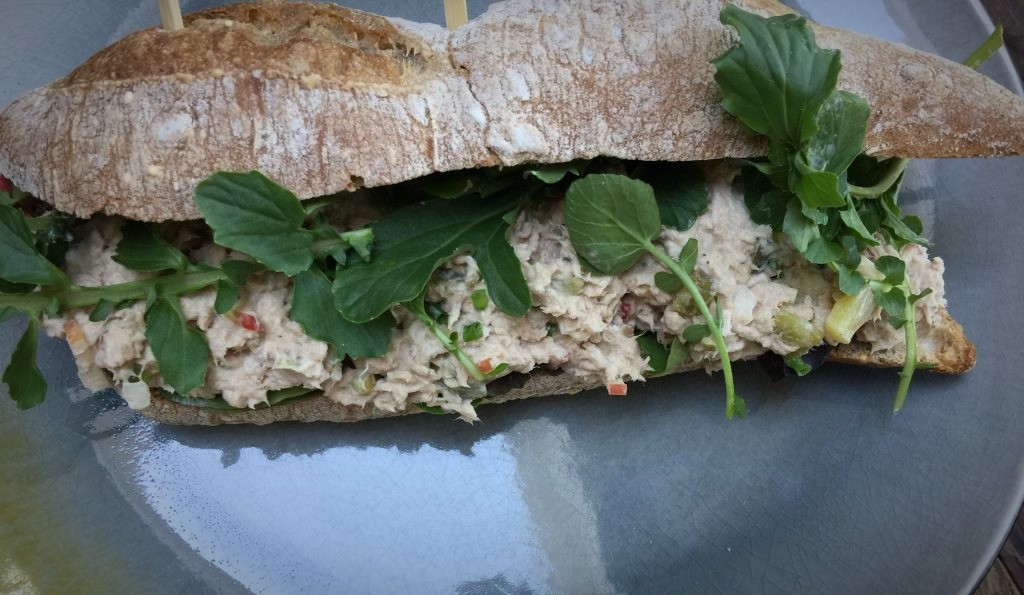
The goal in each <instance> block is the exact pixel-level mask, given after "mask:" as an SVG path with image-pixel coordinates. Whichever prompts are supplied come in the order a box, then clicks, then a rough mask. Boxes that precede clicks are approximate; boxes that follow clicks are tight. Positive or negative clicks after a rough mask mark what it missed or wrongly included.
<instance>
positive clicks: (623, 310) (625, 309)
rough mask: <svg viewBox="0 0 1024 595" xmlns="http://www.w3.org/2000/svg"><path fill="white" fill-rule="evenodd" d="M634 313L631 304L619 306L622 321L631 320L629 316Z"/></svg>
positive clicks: (623, 303) (625, 303)
mask: <svg viewBox="0 0 1024 595" xmlns="http://www.w3.org/2000/svg"><path fill="white" fill-rule="evenodd" d="M632 313H633V304H631V303H629V302H622V303H621V304H619V314H621V315H622V319H623V320H625V319H627V318H629V315H630V314H632Z"/></svg>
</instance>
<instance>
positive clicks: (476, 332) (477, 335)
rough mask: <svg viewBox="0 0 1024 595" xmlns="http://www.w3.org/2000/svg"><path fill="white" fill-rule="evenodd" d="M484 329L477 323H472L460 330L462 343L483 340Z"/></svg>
mask: <svg viewBox="0 0 1024 595" xmlns="http://www.w3.org/2000/svg"><path fill="white" fill-rule="evenodd" d="M483 337H484V327H483V325H482V324H480V323H479V322H474V323H472V324H470V325H468V326H466V328H464V329H462V342H463V343H471V342H473V341H476V340H477V339H483Z"/></svg>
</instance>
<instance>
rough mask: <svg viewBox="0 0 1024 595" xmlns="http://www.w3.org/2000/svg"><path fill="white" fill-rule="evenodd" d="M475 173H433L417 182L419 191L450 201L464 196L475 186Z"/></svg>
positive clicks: (476, 175)
mask: <svg viewBox="0 0 1024 595" xmlns="http://www.w3.org/2000/svg"><path fill="white" fill-rule="evenodd" d="M478 176H479V174H477V173H476V172H475V171H472V170H470V171H459V172H443V173H442V172H439V173H433V174H430V175H429V176H426V177H425V178H422V179H421V180H418V181H417V185H418V186H419V188H420V189H421V190H423V191H424V192H426V193H427V194H429V195H431V196H436V197H438V198H444V199H452V198H458V197H460V196H465V195H466V194H469V192H470V191H471V190H472V189H473V188H474V187H475V186H476V182H477V177H478Z"/></svg>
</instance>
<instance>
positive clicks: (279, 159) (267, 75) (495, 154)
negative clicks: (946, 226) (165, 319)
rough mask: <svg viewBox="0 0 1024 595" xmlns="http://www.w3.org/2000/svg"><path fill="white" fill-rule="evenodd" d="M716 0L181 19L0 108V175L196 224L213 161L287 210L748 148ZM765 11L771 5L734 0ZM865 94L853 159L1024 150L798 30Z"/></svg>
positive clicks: (249, 9) (953, 67)
mask: <svg viewBox="0 0 1024 595" xmlns="http://www.w3.org/2000/svg"><path fill="white" fill-rule="evenodd" d="M723 4H724V3H723V0H673V1H664V0H636V1H631V2H620V1H618V0H509V1H507V2H503V3H499V4H495V5H492V6H491V7H490V8H489V9H488V11H487V12H486V13H485V14H484V15H482V16H481V17H479V18H477V19H475V20H473V21H471V22H470V23H469V24H468V25H466V26H463V27H462V28H460V29H458V30H456V31H454V32H449V31H447V30H445V29H442V28H441V27H438V26H435V25H423V24H416V23H410V22H407V21H401V20H397V19H387V18H384V17H379V16H376V15H371V14H368V13H364V12H359V11H355V10H349V9H345V8H341V7H338V6H335V5H331V4H307V3H300V2H287V3H286V2H264V3H259V4H239V5H233V6H225V7H222V8H215V9H210V10H206V11H203V12H199V13H195V14H193V15H190V16H188V17H186V19H185V25H186V26H185V28H184V29H183V30H179V31H175V32H169V31H164V30H161V29H156V28H154V29H147V30H143V31H139V32H136V33H134V34H132V35H129V36H128V37H127V38H125V39H123V40H122V41H120V42H118V43H116V44H114V45H112V46H110V47H108V48H106V49H104V50H102V51H101V52H99V53H98V54H96V55H95V56H93V57H92V58H90V59H89V60H88V61H87V62H86V63H85V64H83V65H82V66H81V67H79V68H78V69H77V70H75V71H74V72H72V73H71V74H70V75H68V76H67V77H65V78H63V79H61V80H59V81H56V82H54V83H52V84H50V85H48V86H46V87H43V88H41V89H37V90H35V91H33V92H31V93H29V94H27V95H25V96H23V97H21V98H19V99H17V100H16V101H14V102H13V103H12V104H10V105H9V106H7V108H6V109H4V111H3V112H2V113H0V173H2V174H4V175H6V176H8V177H10V178H11V179H12V180H14V181H15V183H17V184H19V185H20V186H21V187H22V188H24V189H25V190H27V191H29V192H32V193H33V194H35V195H36V196H38V197H40V198H42V199H44V200H46V201H48V202H50V203H52V204H54V205H55V206H56V207H57V208H59V209H61V210H63V211H67V212H71V213H74V214H76V215H78V216H83V217H85V216H89V215H91V214H93V213H97V212H104V213H111V214H119V215H124V216H126V217H129V218H133V219H139V220H150V221H160V220H181V219H191V218H196V217H198V216H199V213H198V211H197V209H196V208H195V205H194V203H193V199H192V191H193V189H194V187H195V185H196V184H197V183H198V182H199V181H200V180H202V179H203V178H205V177H207V176H208V175H210V174H211V173H212V172H214V171H216V170H232V171H239V170H250V169H259V170H262V171H263V172H265V173H266V174H268V175H269V176H271V177H272V178H275V179H276V180H278V181H279V182H280V183H282V184H284V185H285V186H287V187H289V188H291V189H293V190H294V191H295V192H296V193H297V194H298V195H299V196H300V197H303V198H305V197H312V196H317V195H323V194H330V193H334V192H338V191H342V190H351V189H354V188H356V187H360V186H367V187H373V186H381V185H386V184H392V183H396V182H400V181H404V180H408V179H411V178H415V177H418V176H422V175H425V174H429V173H431V172H436V171H450V170H457V169H466V168H474V167H483V166H491V165H499V164H504V165H512V164H518V163H523V162H561V161H569V160H573V159H578V158H590V157H595V156H599V155H605V156H614V157H621V158H628V159H642V160H671V161H690V160H704V159H717V158H724V157H739V156H753V155H757V154H760V153H762V151H763V148H764V147H763V143H762V142H761V141H760V140H759V139H758V138H756V137H754V136H752V135H751V134H749V133H747V132H745V131H744V130H743V129H742V128H741V126H740V125H738V124H737V123H736V122H735V121H733V120H732V119H731V118H730V117H729V116H728V115H727V114H725V113H724V112H723V110H722V109H721V107H720V106H719V100H720V96H719V92H718V88H717V86H716V85H715V82H714V79H713V74H714V67H713V66H712V64H711V60H712V59H713V58H715V57H716V56H718V55H720V54H721V53H722V52H723V51H725V50H726V49H727V48H728V47H729V46H730V45H731V44H733V43H735V41H736V36H735V33H734V32H733V31H732V30H731V29H729V28H727V27H726V26H724V25H722V24H721V23H720V22H719V17H718V15H719V11H720V10H721V8H722V7H723ZM737 4H739V5H740V6H742V7H744V8H747V9H752V10H756V11H758V12H761V13H762V14H776V13H779V12H783V11H784V10H785V9H784V8H783V7H782V6H781V5H779V4H777V3H775V2H774V1H772V0H737ZM815 33H816V35H817V40H818V43H819V45H822V46H823V47H828V48H837V49H839V50H841V51H842V62H843V70H842V72H841V75H840V82H839V86H840V87H841V88H844V89H848V90H850V91H853V92H855V93H857V94H859V95H861V96H862V97H864V98H866V99H867V100H868V101H869V103H870V104H871V106H872V122H871V126H870V132H869V134H868V138H867V142H866V150H867V151H868V152H870V153H875V154H883V155H900V156H905V157H967V156H982V155H1007V154H1022V153H1024V101H1022V100H1021V99H1020V98H1019V97H1017V96H1015V95H1014V94H1012V93H1011V92H1009V91H1007V90H1006V89H1004V88H1002V87H1000V86H999V85H997V84H996V83H994V82H992V81H991V80H989V79H987V78H985V77H984V76H981V75H979V74H977V73H975V72H974V71H972V70H970V69H968V68H966V67H964V66H960V65H958V64H955V63H953V62H950V61H947V60H944V59H942V58H938V57H935V56H931V55H928V54H924V53H921V52H918V51H915V50H912V49H910V48H907V47H905V46H902V45H898V44H892V43H887V42H883V41H880V40H877V39H873V38H870V37H865V36H862V35H858V34H854V33H849V32H845V31H840V30H835V29H830V28H826V27H819V26H815Z"/></svg>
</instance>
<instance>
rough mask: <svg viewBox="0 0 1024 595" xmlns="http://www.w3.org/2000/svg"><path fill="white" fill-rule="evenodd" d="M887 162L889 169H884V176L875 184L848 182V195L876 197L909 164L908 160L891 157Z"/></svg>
mask: <svg viewBox="0 0 1024 595" xmlns="http://www.w3.org/2000/svg"><path fill="white" fill-rule="evenodd" d="M889 163H890V165H889V169H888V171H886V173H885V176H884V177H882V179H881V180H879V181H878V182H877V183H876V184H874V185H872V186H867V187H862V186H854V185H853V184H850V185H849V186H848V188H849V191H850V196H856V197H858V198H878V197H879V196H881V195H882V194H883V193H885V191H886V190H888V189H889V188H891V187H892V185H893V184H895V183H896V180H898V179H899V178H900V176H901V175H903V172H904V171H906V169H907V165H909V164H910V160H909V159H902V158H899V159H897V158H893V159H890V160H889Z"/></svg>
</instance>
